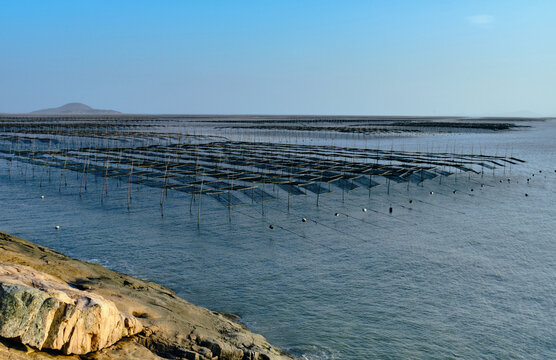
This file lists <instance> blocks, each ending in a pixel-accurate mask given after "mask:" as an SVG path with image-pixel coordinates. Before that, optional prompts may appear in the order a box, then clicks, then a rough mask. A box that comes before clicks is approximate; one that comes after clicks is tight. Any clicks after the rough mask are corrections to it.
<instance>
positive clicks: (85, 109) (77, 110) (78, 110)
mask: <svg viewBox="0 0 556 360" xmlns="http://www.w3.org/2000/svg"><path fill="white" fill-rule="evenodd" d="M31 114H37V115H114V114H121V112H119V111H115V110H100V109H93V108H92V107H90V106H88V105H85V104H81V103H69V104H66V105H62V106H60V107H57V108H50V109H42V110H37V111H33V112H31Z"/></svg>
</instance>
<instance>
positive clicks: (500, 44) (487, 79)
mask: <svg viewBox="0 0 556 360" xmlns="http://www.w3.org/2000/svg"><path fill="white" fill-rule="evenodd" d="M0 51H1V52H2V55H1V56H0V112H28V111H32V110H35V109H39V108H44V107H53V106H59V105H62V104H64V103H67V102H73V101H79V102H84V103H86V104H89V105H91V106H93V107H96V108H112V109H116V110H120V111H124V112H133V113H259V114H260V113H265V114H294V113H295V114H415V115H435V114H438V115H441V114H461V115H481V114H484V115H491V114H510V113H514V112H523V111H529V112H533V113H536V114H538V115H550V116H552V115H556V1H552V0H545V1H536V0H523V1H512V0H499V1H495V0H492V1H485V0H483V1H474V0H460V1H450V0H436V1H427V0H414V1H402V0H397V1H394V0H376V1H373V0H368V1H349V0H346V1H340V0H338V1H326V0H314V1H309V0H306V1H304V0H297V1H294V0H292V1H287V0H282V1H271V0H253V1H239V0H235V1H210V0H199V1H193V0H191V1H178V0H175V1H171V0H159V1H154V0H153V1H140V0H129V1H125V0H117V1H101V0H95V1H87V0H71V1H70V0H68V1H56V0H49V1H44V0H39V1H25V0H13V1H11V0H0Z"/></svg>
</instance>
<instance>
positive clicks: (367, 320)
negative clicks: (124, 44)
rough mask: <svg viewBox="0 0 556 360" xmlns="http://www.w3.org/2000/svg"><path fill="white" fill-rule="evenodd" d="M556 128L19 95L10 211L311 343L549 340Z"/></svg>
mask: <svg viewBox="0 0 556 360" xmlns="http://www.w3.org/2000/svg"><path fill="white" fill-rule="evenodd" d="M358 129H359V130H358ZM554 138H556V121H554V120H551V119H515V118H513V119H512V118H487V119H470V118H455V117H452V118H417V117H405V118H404V117H356V116H351V117H348V116H346V117H334V116H263V115H261V116H255V115H253V116H239V115H237V116H235V115H234V116H216V115H215V116H211V115H202V116H201V115H199V116H192V115H187V116H185V115H156V116H154V115H102V116H100V115H98V116H97V115H95V116H92V115H91V116H89V115H87V116H85V115H83V116H70V115H67V116H39V115H35V116H31V115H4V116H0V204H2V206H1V207H0V224H1V226H0V228H1V229H2V231H6V232H9V233H11V234H14V235H16V236H19V237H22V238H25V239H28V240H30V241H33V242H35V243H37V244H39V245H41V246H47V247H50V248H53V249H55V250H56V251H60V252H63V253H65V254H68V255H69V256H72V257H75V258H78V259H81V260H85V261H89V262H93V263H98V264H101V265H103V266H106V267H108V268H110V269H113V270H116V271H119V272H124V273H129V274H131V275H134V276H137V277H140V278H143V279H146V280H149V281H154V282H156V283H160V284H162V285H164V286H167V287H169V288H170V289H172V290H174V291H175V292H176V294H177V295H179V296H180V297H183V298H185V299H186V300H188V301H191V302H192V303H194V304H198V305H201V306H204V307H207V308H210V309H212V310H214V311H218V312H223V313H228V314H234V315H237V316H238V317H239V318H240V320H239V321H240V322H241V323H242V324H244V325H246V326H247V327H248V328H249V329H251V330H253V331H255V332H257V333H261V334H263V335H264V336H265V337H266V338H267V339H268V341H269V342H270V343H271V344H273V345H276V346H278V347H280V348H283V349H285V350H286V351H288V352H291V353H292V354H294V355H296V356H298V357H299V358H300V359H303V360H337V359H340V360H344V359H374V358H377V359H392V358H393V359H398V358H401V359H404V358H415V359H438V360H440V359H460V358H463V359H475V358H493V359H494V358H497V359H498V358H499V359H549V358H554V354H556V349H555V348H554V344H556V336H555V333H556V332H555V328H554V318H556V308H555V307H554V303H555V302H556V257H555V254H556V243H555V242H554V239H553V238H554V235H553V234H554V232H555V231H556V223H555V221H554V219H556V208H555V207H554V203H556V188H555V187H554V185H555V184H556V171H555V170H556V164H555V163H554V158H555V157H554V154H556V143H555V142H554Z"/></svg>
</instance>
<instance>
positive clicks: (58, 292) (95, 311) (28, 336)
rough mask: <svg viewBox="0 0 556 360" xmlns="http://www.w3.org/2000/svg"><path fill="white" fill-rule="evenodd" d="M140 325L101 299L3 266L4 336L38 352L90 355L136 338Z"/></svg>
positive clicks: (0, 307) (0, 324) (0, 332)
mask: <svg viewBox="0 0 556 360" xmlns="http://www.w3.org/2000/svg"><path fill="white" fill-rule="evenodd" d="M141 330H142V326H141V323H139V321H138V320H137V319H135V318H134V317H132V316H126V315H124V314H122V313H120V311H118V309H117V308H116V306H115V304H114V303H113V302H111V301H109V300H106V299H104V298H103V297H102V296H100V295H97V294H91V293H87V292H84V291H81V290H77V289H73V288H71V287H70V286H68V285H67V284H65V283H63V282H61V281H59V280H58V279H56V278H54V277H52V276H50V275H47V274H44V273H41V272H39V271H37V270H34V269H32V268H28V267H26V266H21V265H11V264H10V265H8V264H2V263H0V336H1V337H4V338H9V339H17V340H18V341H20V342H21V343H23V344H26V345H29V346H32V347H35V348H37V349H43V348H46V349H52V350H60V351H61V352H63V353H64V354H86V353H89V352H92V351H97V350H100V349H103V348H105V347H108V346H110V345H112V344H114V343H115V342H117V341H118V340H120V339H121V338H122V337H124V336H129V335H134V334H137V333H138V332H140V331H141Z"/></svg>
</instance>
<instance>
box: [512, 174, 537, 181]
mask: <svg viewBox="0 0 556 360" xmlns="http://www.w3.org/2000/svg"><path fill="white" fill-rule="evenodd" d="M533 176H535V175H533ZM508 182H510V179H508Z"/></svg>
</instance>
